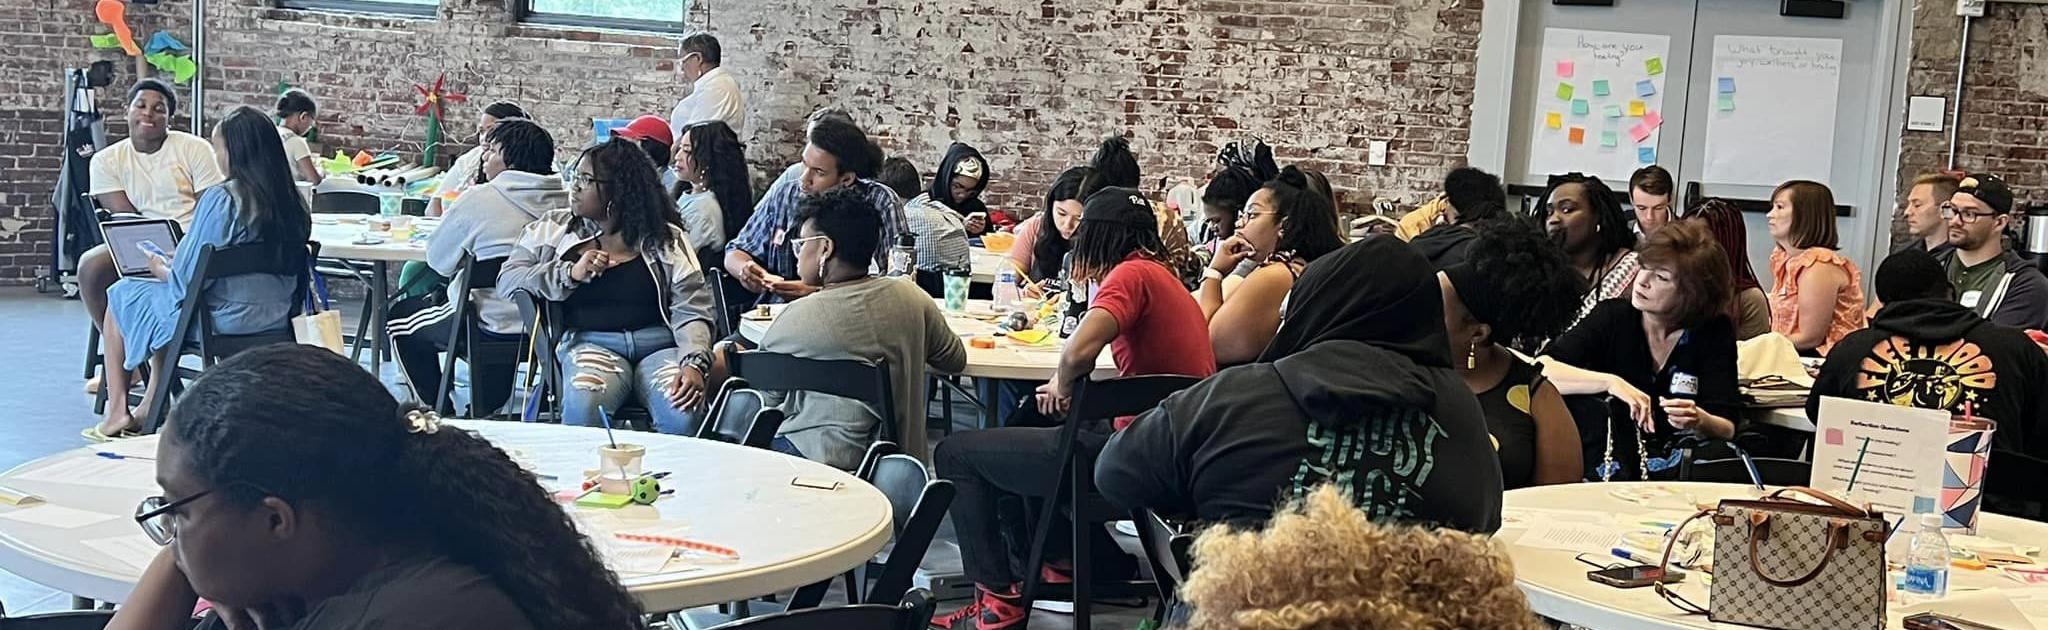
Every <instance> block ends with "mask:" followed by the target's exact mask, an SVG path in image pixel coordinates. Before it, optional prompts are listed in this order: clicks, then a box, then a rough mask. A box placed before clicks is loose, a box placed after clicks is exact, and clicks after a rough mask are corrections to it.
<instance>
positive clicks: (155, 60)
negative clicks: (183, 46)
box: [143, 52, 199, 85]
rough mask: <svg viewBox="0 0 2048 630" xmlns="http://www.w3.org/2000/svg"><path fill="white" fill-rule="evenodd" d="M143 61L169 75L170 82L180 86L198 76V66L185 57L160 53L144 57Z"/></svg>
mask: <svg viewBox="0 0 2048 630" xmlns="http://www.w3.org/2000/svg"><path fill="white" fill-rule="evenodd" d="M143 59H145V60H148V61H149V65H150V66H151V67H153V68H156V69H158V70H162V71H164V72H169V73H171V80H173V81H176V82H178V83H179V84H180V85H182V84H185V83H190V82H191V81H192V77H193V76H194V75H197V74H199V64H198V63H197V62H194V61H192V58H191V57H188V56H185V55H179V54H175V53H170V52H160V53H156V54H153V55H148V56H145V57H143Z"/></svg>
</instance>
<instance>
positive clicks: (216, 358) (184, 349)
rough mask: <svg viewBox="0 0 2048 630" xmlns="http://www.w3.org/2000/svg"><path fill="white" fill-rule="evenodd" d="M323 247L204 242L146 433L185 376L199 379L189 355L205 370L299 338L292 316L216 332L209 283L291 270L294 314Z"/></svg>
mask: <svg viewBox="0 0 2048 630" xmlns="http://www.w3.org/2000/svg"><path fill="white" fill-rule="evenodd" d="M319 251H320V244H319V243H315V242H308V243H306V244H305V246H304V247H303V248H301V247H272V246H270V245H267V244H262V243H256V244H250V245H238V246H235V247H227V248H215V247H214V246H212V245H203V246H200V248H199V252H198V253H197V256H198V257H199V258H198V260H197V261H196V262H194V263H193V267H192V277H190V278H188V279H186V284H185V299H184V300H182V301H180V302H179V304H178V318H177V320H176V323H175V324H173V325H172V328H171V339H174V340H179V341H178V346H177V348H176V349H174V350H171V352H172V355H171V357H170V360H169V361H166V362H165V366H164V368H165V369H164V371H165V373H164V374H151V375H150V376H149V377H150V378H153V379H154V378H164V379H170V380H168V381H166V382H165V383H163V384H162V385H161V386H159V387H157V390H156V397H155V398H154V399H152V400H150V401H149V416H148V417H146V418H142V426H141V427H140V428H141V430H142V432H143V433H155V432H156V429H157V427H158V426H160V425H162V424H163V419H164V417H165V415H166V414H168V413H169V412H170V407H171V394H172V390H173V389H178V388H180V386H181V385H182V382H183V381H185V380H190V379H195V378H199V374H200V372H201V370H195V369H191V368H186V367H183V366H181V365H179V362H178V359H180V358H182V357H184V356H185V355H194V356H197V357H199V359H200V365H201V368H202V369H203V368H205V367H211V366H213V364H215V363H219V362H220V361H221V360H223V359H226V358H228V357H231V356H234V355H236V354H239V353H241V352H242V351H243V350H248V349H250V348H254V347H257V346H264V345H269V344H273V343H296V342H297V341H298V338H297V336H296V335H295V334H293V332H292V327H291V323H290V322H289V321H287V322H286V323H285V325H284V326H283V327H281V328H277V329H274V330H268V331H264V332H259V333H252V334H246V335H223V334H219V333H216V332H214V324H213V315H212V313H211V312H209V310H208V309H207V305H206V284H207V283H208V282H210V281H214V280H219V279H222V278H230V277H234V276H241V275H250V274H269V275H290V276H292V277H294V278H296V280H297V282H298V289H297V290H296V291H295V292H294V293H293V297H292V306H291V315H294V316H296V315H298V314H299V307H300V305H301V304H303V303H304V302H305V296H306V291H307V288H306V281H307V273H306V268H307V265H306V261H307V259H308V258H309V257H312V256H318V255H319ZM100 393H101V395H102V396H105V395H107V394H108V392H107V388H105V387H102V388H100Z"/></svg>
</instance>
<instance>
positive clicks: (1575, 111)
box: [1572, 98, 1593, 116]
mask: <svg viewBox="0 0 2048 630" xmlns="http://www.w3.org/2000/svg"><path fill="white" fill-rule="evenodd" d="M1592 111H1593V106H1592V105H1591V104H1589V103H1587V102H1586V99H1583V98H1582V99H1579V100H1576V101H1572V115H1573V116H1584V115H1586V114H1588V113H1591V112H1592Z"/></svg>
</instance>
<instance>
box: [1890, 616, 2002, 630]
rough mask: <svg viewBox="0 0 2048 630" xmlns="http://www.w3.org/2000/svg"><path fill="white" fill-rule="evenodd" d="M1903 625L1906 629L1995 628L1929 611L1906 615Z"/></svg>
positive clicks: (1981, 629) (1986, 629)
mask: <svg viewBox="0 0 2048 630" xmlns="http://www.w3.org/2000/svg"><path fill="white" fill-rule="evenodd" d="M1905 627H1906V630H1997V629H1996V628H1993V627H1991V626H1987V625H1984V624H1980V623H1972V622H1969V621H1964V620H1962V619H1957V618H1955V617H1950V616H1948V615H1943V614H1941V613H1931V612H1924V613H1920V614H1917V615H1913V616H1911V617H1907V618H1906V620H1905Z"/></svg>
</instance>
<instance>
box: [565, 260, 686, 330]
mask: <svg viewBox="0 0 2048 630" xmlns="http://www.w3.org/2000/svg"><path fill="white" fill-rule="evenodd" d="M666 299H668V292H667V291H664V290H662V288H661V287H659V286H655V284H654V273H653V272H652V271H650V270H648V268H647V262H646V261H644V260H638V259H636V260H632V261H628V262H625V263H622V264H619V265H617V266H615V267H612V268H611V269H607V270H605V272H604V273H602V274H599V275H598V276H597V277H596V278H591V279H590V281H589V282H585V283H583V286H579V287H576V290H575V291H574V292H572V293H570V294H569V299H568V300H565V301H563V303H562V307H563V308H562V320H563V323H564V324H567V325H568V327H569V328H570V329H572V330H601V331H608V332H624V331H633V330H639V329H642V328H648V327H651V326H660V325H661V324H662V318H661V308H662V301H663V300H666Z"/></svg>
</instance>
